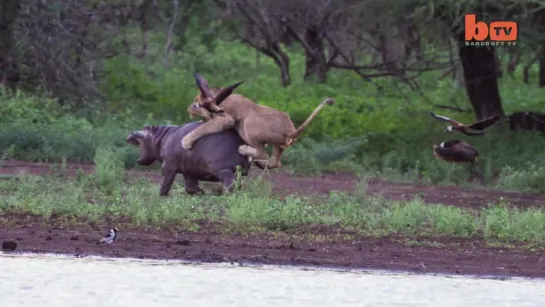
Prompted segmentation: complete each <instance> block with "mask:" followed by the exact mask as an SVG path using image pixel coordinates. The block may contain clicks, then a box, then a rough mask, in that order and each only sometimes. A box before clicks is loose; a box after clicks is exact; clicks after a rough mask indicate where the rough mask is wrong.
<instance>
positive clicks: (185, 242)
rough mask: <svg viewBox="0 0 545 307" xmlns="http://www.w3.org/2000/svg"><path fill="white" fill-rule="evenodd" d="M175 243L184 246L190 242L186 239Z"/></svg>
mask: <svg viewBox="0 0 545 307" xmlns="http://www.w3.org/2000/svg"><path fill="white" fill-rule="evenodd" d="M175 243H176V245H185V246H189V245H191V243H189V241H188V240H178V241H176V242H175Z"/></svg>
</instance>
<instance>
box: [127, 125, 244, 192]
mask: <svg viewBox="0 0 545 307" xmlns="http://www.w3.org/2000/svg"><path fill="white" fill-rule="evenodd" d="M202 124H203V122H190V123H187V124H184V125H181V126H177V125H162V126H149V125H146V126H144V129H143V130H140V131H134V132H131V133H130V134H129V135H128V136H127V143H129V144H132V145H136V146H140V157H139V158H138V161H137V162H138V164H140V165H145V166H149V165H152V164H153V163H154V162H155V161H159V162H161V163H162V164H163V165H162V167H161V170H162V174H163V181H162V183H161V188H160V190H159V195H161V196H167V195H168V193H169V192H170V189H171V187H172V184H173V182H174V178H175V177H176V175H177V174H182V175H183V176H184V186H185V191H186V193H188V194H190V195H194V194H197V193H204V191H203V190H202V189H201V188H200V187H199V181H209V182H219V181H221V182H222V183H223V186H224V192H227V193H230V192H232V191H233V188H234V181H235V176H236V169H237V166H240V170H241V175H242V176H247V175H248V171H249V169H250V159H249V158H248V156H243V155H241V154H239V152H238V147H239V146H240V145H244V144H245V143H244V141H243V140H242V138H241V137H240V136H239V135H238V133H237V132H236V131H235V130H226V131H222V132H217V133H214V134H210V135H208V136H205V137H203V138H202V139H201V140H199V141H198V142H197V143H195V146H194V148H193V149H192V150H186V149H183V147H182V139H183V137H184V136H185V135H187V134H188V133H190V132H191V131H193V130H195V129H196V128H197V127H199V126H200V125H202Z"/></svg>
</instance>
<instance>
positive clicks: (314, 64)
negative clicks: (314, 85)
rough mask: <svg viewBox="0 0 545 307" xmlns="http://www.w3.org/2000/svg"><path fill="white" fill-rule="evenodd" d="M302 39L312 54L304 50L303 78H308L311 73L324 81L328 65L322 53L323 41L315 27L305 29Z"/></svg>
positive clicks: (321, 81)
mask: <svg viewBox="0 0 545 307" xmlns="http://www.w3.org/2000/svg"><path fill="white" fill-rule="evenodd" d="M304 40H305V42H306V44H307V45H308V46H309V47H310V48H311V49H312V52H313V54H310V53H309V51H307V50H305V57H306V67H305V75H304V78H305V80H308V78H310V77H311V76H312V75H316V77H317V78H318V82H320V83H325V82H326V81H327V71H328V67H327V61H326V58H325V54H324V43H323V41H322V39H321V38H320V37H319V33H318V31H316V30H315V29H306V30H305V37H304Z"/></svg>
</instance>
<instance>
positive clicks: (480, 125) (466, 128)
mask: <svg viewBox="0 0 545 307" xmlns="http://www.w3.org/2000/svg"><path fill="white" fill-rule="evenodd" d="M430 114H431V116H433V118H435V119H437V120H441V121H445V122H449V123H450V125H449V126H447V127H446V128H445V130H443V132H446V131H449V132H452V131H453V130H456V131H460V132H462V133H463V134H465V135H470V136H473V135H480V136H484V133H483V132H482V130H484V129H486V128H488V127H490V126H492V125H493V124H495V123H496V122H497V121H498V120H499V119H500V116H497V115H496V116H491V117H488V118H485V119H482V120H480V121H478V122H475V123H472V124H470V125H466V124H462V123H459V122H457V121H456V120H454V119H451V118H448V117H446V116H442V115H437V114H435V113H433V112H430Z"/></svg>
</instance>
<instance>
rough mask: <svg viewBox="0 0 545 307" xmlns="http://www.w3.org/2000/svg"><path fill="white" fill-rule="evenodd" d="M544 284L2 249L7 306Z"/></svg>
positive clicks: (388, 299) (483, 295)
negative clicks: (13, 252) (20, 252)
mask: <svg viewBox="0 0 545 307" xmlns="http://www.w3.org/2000/svg"><path fill="white" fill-rule="evenodd" d="M544 289H545V282H544V281H543V280H526V279H518V278H513V279H509V280H494V279H476V278H469V277H459V276H456V277H449V276H434V275H415V274H386V273H384V272H369V271H367V272H362V271H360V272H339V271H333V270H314V269H306V270H304V269H300V268H286V267H273V266H262V267H240V266H238V265H237V266H234V265H212V264H187V263H185V264H184V263H181V262H178V261H147V260H146V261H142V260H135V259H107V258H90V257H89V258H73V257H63V256H55V255H6V254H0V294H1V295H0V306H2V307H11V306H14V307H15V306H17V307H22V306H40V307H47V306H52V307H53V306H54V307H59V306H70V307H76V306H93V307H96V306H101V307H110V306H131V307H137V306H143V307H144V306H145V307H150V306H184V307H186V306H214V307H216V306H237V307H242V306H252V307H259V306H275V307H277V306H283V307H284V306H298V307H303V306H328V307H334V306H373V307H377V306H419V307H420V306H449V307H450V306H464V307H467V306H480V307H485V306H494V307H500V306H517V307H522V306H543V304H544V302H545V291H544Z"/></svg>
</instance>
